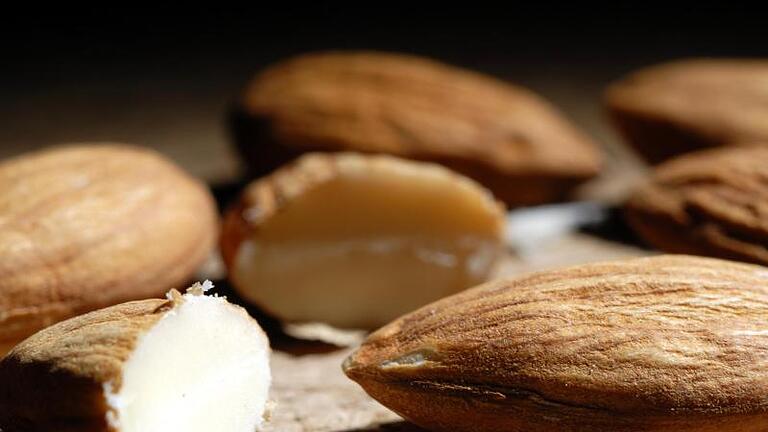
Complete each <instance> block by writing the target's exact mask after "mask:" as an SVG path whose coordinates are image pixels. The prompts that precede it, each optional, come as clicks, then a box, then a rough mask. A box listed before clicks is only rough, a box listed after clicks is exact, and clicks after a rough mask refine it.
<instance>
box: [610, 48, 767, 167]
mask: <svg viewBox="0 0 768 432" xmlns="http://www.w3.org/2000/svg"><path fill="white" fill-rule="evenodd" d="M605 100H606V105H607V108H608V111H609V113H610V114H611V117H612V118H613V120H614V123H615V124H616V125H617V127H618V128H619V130H620V131H621V132H622V133H623V135H624V136H625V138H626V139H627V140H628V141H629V143H630V144H632V146H633V147H634V148H635V149H636V150H637V151H638V152H639V153H640V154H642V155H643V156H645V157H646V159H648V160H649V161H650V162H653V163H658V162H661V161H663V160H666V159H669V158H670V157H673V156H675V155H679V154H682V153H687V152H690V151H693V150H697V149H702V148H707V147H715V146H722V145H732V144H741V143H760V142H763V143H765V142H768V121H766V118H768V60H765V59H688V60H678V61H674V62H670V63H665V64H661V65H655V66H651V67H648V68H645V69H641V70H639V71H636V72H633V73H632V74H630V75H628V76H627V77H625V78H623V79H621V80H619V81H617V82H615V83H613V84H612V85H611V86H610V87H609V88H608V90H607V92H606V98H605Z"/></svg>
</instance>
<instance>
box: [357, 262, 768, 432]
mask: <svg viewBox="0 0 768 432" xmlns="http://www.w3.org/2000/svg"><path fill="white" fill-rule="evenodd" d="M766 329H768V268H765V267H761V266H754V265H749V264H740V263H733V262H729V261H722V260H716V259H711V258H700V257H691V256H683V255H663V256H657V257H650V258H639V259H632V260H624V261H614V262H606V263H597V264H588V265H582V266H577V267H570V268H566V269H561V270H554V271H549V272H542V273H535V274H531V275H528V276H523V277H519V278H514V279H506V280H499V281H495V282H490V283H487V284H484V285H481V286H479V287H477V288H474V289H471V290H469V291H465V292H463V293H460V294H457V295H455V296H451V297H448V298H445V299H443V300H441V301H438V302H436V303H433V304H431V305H428V306H425V307H424V308H422V309H419V310H417V311H415V312H413V313H411V314H408V315H405V316H403V317H401V318H400V319H398V320H396V321H394V322H392V323H391V324H389V325H387V326H385V327H383V328H382V329H380V330H378V331H377V332H376V333H374V334H372V335H371V336H370V337H369V338H368V339H367V340H366V341H365V342H364V343H363V345H362V346H361V347H360V349H359V350H358V351H356V352H355V353H354V354H352V356H350V357H349V359H348V360H347V361H346V363H345V365H344V370H345V372H346V374H347V375H348V376H349V377H350V378H352V379H353V380H355V381H357V382H358V383H359V384H360V385H361V386H362V387H363V388H364V389H365V390H366V391H367V392H368V393H369V394H370V395H371V396H372V397H374V398H375V399H377V400H378V401H380V402H381V403H383V404H384V405H386V406H387V407H389V408H391V409H393V410H394V411H395V412H397V413H398V414H400V415H402V416H403V417H405V418H406V419H408V420H410V421H412V422H413V423H416V424H417V425H419V426H422V427H425V428H427V429H429V430H434V431H476V432H483V431H497V432H505V431H510V432H511V431H514V432H523V431H526V432H539V431H541V432H544V431H547V432H550V431H558V432H570V431H585V432H586V431H591V432H600V431H606V432H607V431H618V432H623V431H668V432H673V431H675V432H687V431H691V432H693V431H697V432H714V431H719V432H731V431H734V432H735V431H739V432H757V431H765V430H768V403H766V400H768V372H767V371H766V370H765V367H764V365H765V362H766V361H767V360H768V338H766ZM408 359H410V360H411V362H412V364H407V362H408ZM419 359H420V360H421V362H416V363H413V361H414V360H419Z"/></svg>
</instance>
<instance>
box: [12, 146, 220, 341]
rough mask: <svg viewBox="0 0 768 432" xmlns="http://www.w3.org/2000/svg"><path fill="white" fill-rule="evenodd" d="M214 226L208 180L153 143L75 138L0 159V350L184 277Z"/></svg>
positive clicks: (203, 252)
mask: <svg viewBox="0 0 768 432" xmlns="http://www.w3.org/2000/svg"><path fill="white" fill-rule="evenodd" d="M216 233H217V214H216V210H215V205H214V202H213V199H212V197H211V196H210V193H209V192H208V190H207V188H206V186H205V185H204V184H202V183H201V182H199V181H197V180H196V179H194V178H192V177H190V176H189V175H188V174H186V173H185V172H183V171H182V170H181V169H180V168H178V167H177V166H176V165H174V164H173V163H172V162H170V161H168V160H167V159H166V158H164V157H162V156H161V155H159V154H158V153H156V152H154V151H150V150H147V149H142V148H139V147H131V146H125V145H73V146H64V147H58V148H53V149H50V150H43V151H38V152H34V153H29V154H26V155H22V156H19V157H16V158H12V159H8V160H6V161H3V162H0V274H1V275H2V278H0V352H4V351H6V350H7V349H8V348H9V347H11V346H13V345H14V344H15V343H17V342H18V341H20V340H22V339H24V338H26V337H27V336H29V335H31V334H32V333H34V332H36V331H37V330H40V329H41V328H44V327H46V326H49V325H51V324H53V323H55V322H57V321H61V320H63V319H66V318H70V317H72V316H75V315H78V314H81V313H84V312H87V311H91V310H95V309H98V308H102V307H105V306H109V305H112V304H117V303H121V302H124V301H128V300H136V299H141V298H147V297H155V296H159V295H162V294H163V293H165V292H166V291H167V290H168V289H170V288H173V287H177V286H180V285H182V284H185V283H186V282H187V281H188V280H189V279H190V277H191V276H192V274H193V273H194V272H195V271H196V270H197V268H198V266H199V265H200V264H201V263H202V262H203V260H204V259H205V258H206V257H207V256H208V254H209V252H210V250H211V248H212V247H213V245H214V243H215V237H216Z"/></svg>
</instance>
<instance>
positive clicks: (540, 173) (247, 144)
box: [233, 51, 600, 206]
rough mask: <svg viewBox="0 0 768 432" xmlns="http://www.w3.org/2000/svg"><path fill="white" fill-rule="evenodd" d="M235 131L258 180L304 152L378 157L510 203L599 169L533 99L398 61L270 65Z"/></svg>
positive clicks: (573, 134) (527, 200)
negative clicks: (440, 171)
mask: <svg viewBox="0 0 768 432" xmlns="http://www.w3.org/2000/svg"><path fill="white" fill-rule="evenodd" d="M233 126H234V132H235V139H236V141H237V144H238V147H239V149H240V150H241V153H242V154H243V155H244V156H245V157H246V159H247V160H248V161H249V163H250V167H251V169H252V170H253V171H254V173H255V174H256V175H264V174H267V173H269V172H270V171H272V170H273V169H275V168H277V167H278V166H280V165H282V164H284V163H286V162H288V161H290V160H292V159H294V158H295V157H296V156H298V155H299V154H302V153H305V152H310V151H358V152H366V153H386V154H392V155H395V156H400V157H405V158H409V159H417V160H426V161H432V162H437V163H441V164H443V165H446V166H448V167H450V168H452V169H454V170H456V171H458V172H461V173H462V174H464V175H467V176H468V177H471V178H473V179H475V180H477V181H478V182H480V183H481V184H483V185H484V186H485V187H487V188H489V189H490V190H491V191H492V192H493V193H494V195H495V196H496V197H498V198H499V199H501V200H502V201H504V202H505V203H506V204H507V205H509V206H517V205H526V204H535V203H541V202H547V201H553V200H560V199H564V198H565V197H567V195H568V192H569V191H570V190H571V189H572V188H573V186H574V185H576V184H578V183H579V182H581V181H583V180H585V179H588V178H590V177H592V176H594V175H595V174H596V173H597V172H598V170H599V165H600V155H599V151H598V149H597V147H596V145H595V144H594V143H593V142H592V140H591V139H589V138H588V137H587V136H586V135H585V134H584V133H582V132H581V131H580V130H578V129H577V128H576V127H575V126H574V125H572V124H571V123H570V122H569V121H568V120H566V119H565V118H564V117H563V116H562V114H561V113H560V112H559V111H558V110H557V109H556V108H555V107H553V106H552V105H551V104H550V103H548V102H547V101H545V100H544V99H543V98H541V97H540V96H538V95H536V94H534V93H533V92H531V91H529V90H527V89H525V88H522V87H519V86H515V85H511V84H508V83H506V82H504V81H502V80H498V79H495V78H492V77H489V76H485V75H482V74H480V73H475V72H471V71H468V70H464V69H461V68H458V67H454V66H449V65H447V64H443V63H440V62H438V61H434V60H429V59H425V58H421V57H417V56H412V55H405V54H392V53H382V52H365V51H363V52H324V53H312V54H305V55H301V56H298V57H295V58H291V59H288V60H285V61H282V62H280V63H277V64H275V65H273V66H271V67H269V68H267V69H266V70H264V71H263V72H261V73H260V74H259V75H258V76H256V77H255V78H254V80H253V81H252V82H251V83H250V84H249V86H248V87H247V89H246V91H245V94H244V95H243V97H242V100H241V102H240V104H239V107H238V108H237V110H236V115H235V116H234V121H233Z"/></svg>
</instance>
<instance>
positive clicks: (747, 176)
mask: <svg viewBox="0 0 768 432" xmlns="http://www.w3.org/2000/svg"><path fill="white" fill-rule="evenodd" d="M626 215H627V220H628V222H629V224H630V225H631V226H632V227H633V228H634V229H635V231H637V233H639V234H640V236H641V237H642V238H643V239H645V240H646V241H647V242H648V243H649V244H650V245H652V246H655V247H657V248H659V249H661V250H664V251H668V252H675V253H690V254H695V255H709V256H714V257H720V258H728V259H734V260H739V261H746V262H752V263H756V264H763V265H768V147H765V148H763V147H755V148H724V149H716V150H707V151H701V152H696V153H691V154H687V155H684V156H680V157H678V158H676V159H673V160H670V161H668V162H666V163H664V164H662V165H660V166H659V167H658V168H657V169H656V171H655V172H654V174H653V176H652V177H651V178H650V179H649V181H648V182H647V183H646V184H644V185H641V186H640V187H639V188H638V189H637V190H636V191H635V193H634V195H633V196H632V197H631V199H630V200H629V201H628V203H627V205H626Z"/></svg>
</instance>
